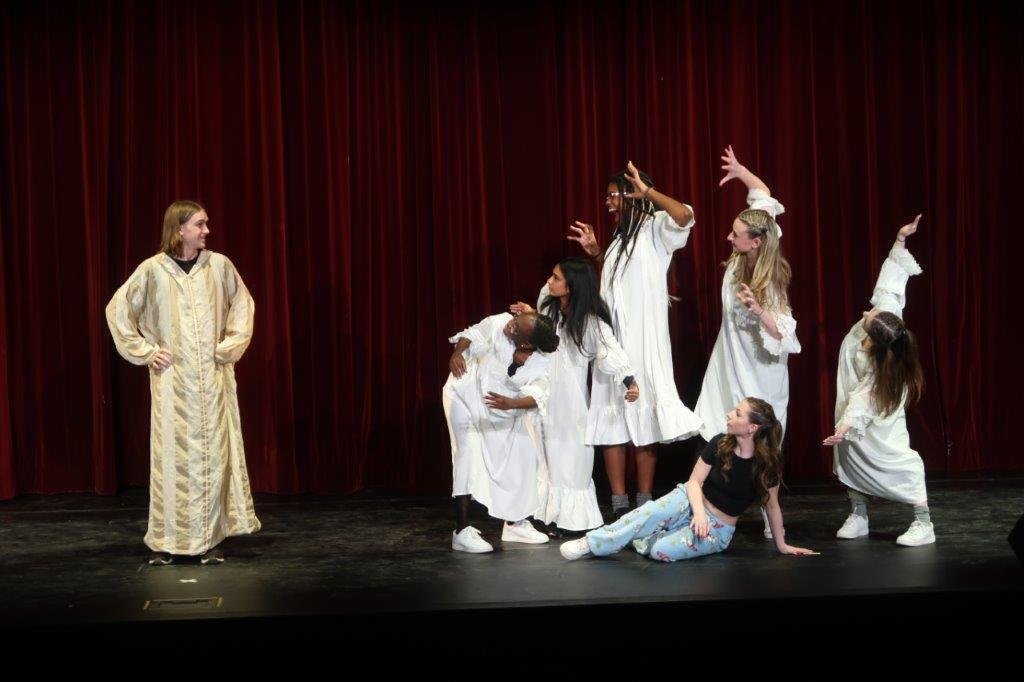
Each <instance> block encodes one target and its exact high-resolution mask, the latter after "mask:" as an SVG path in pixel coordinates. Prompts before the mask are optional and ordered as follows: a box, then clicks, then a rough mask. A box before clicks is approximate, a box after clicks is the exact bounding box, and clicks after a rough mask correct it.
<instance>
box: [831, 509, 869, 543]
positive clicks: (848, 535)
mask: <svg viewBox="0 0 1024 682" xmlns="http://www.w3.org/2000/svg"><path fill="white" fill-rule="evenodd" d="M867 534H868V517H866V516H861V515H860V514H850V515H849V516H847V517H846V521H844V522H843V525H842V526H841V527H840V528H839V530H837V531H836V537H837V538H842V539H843V540H852V539H854V538H862V537H864V536H865V535H867Z"/></svg>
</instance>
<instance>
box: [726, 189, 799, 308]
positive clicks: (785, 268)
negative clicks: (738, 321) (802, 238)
mask: <svg viewBox="0 0 1024 682" xmlns="http://www.w3.org/2000/svg"><path fill="white" fill-rule="evenodd" d="M736 217H737V218H738V219H739V220H740V222H742V223H743V224H744V225H746V226H747V235H748V236H749V237H750V238H751V239H760V240H761V247H760V249H759V250H758V254H757V262H756V263H755V264H754V271H753V272H747V255H746V254H745V253H740V252H739V251H734V252H733V254H732V255H731V256H729V258H728V260H726V261H725V262H724V263H722V265H724V266H726V267H727V268H728V267H729V265H732V264H733V263H734V262H735V269H734V270H733V284H734V285H736V286H737V287H738V286H739V285H740V284H746V285H747V286H749V287H750V290H751V291H753V292H754V298H755V299H757V302H758V304H759V305H760V306H761V307H763V308H768V309H769V310H787V309H789V281H790V279H792V277H793V271H792V269H790V267H789V261H787V260H786V259H785V257H784V256H783V255H782V245H781V244H780V243H779V226H778V225H776V224H775V220H774V219H773V218H772V216H771V214H770V213H768V212H767V211H762V210H761V209H759V208H748V209H747V210H745V211H742V212H741V213H740V214H739V215H738V216H736Z"/></svg>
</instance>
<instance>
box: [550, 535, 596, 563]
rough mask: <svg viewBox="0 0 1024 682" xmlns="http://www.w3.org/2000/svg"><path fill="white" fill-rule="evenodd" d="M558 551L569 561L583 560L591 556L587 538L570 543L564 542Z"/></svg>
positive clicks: (570, 541)
mask: <svg viewBox="0 0 1024 682" xmlns="http://www.w3.org/2000/svg"><path fill="white" fill-rule="evenodd" d="M558 551H559V552H561V553H562V556H564V557H565V558H566V559H568V560H569V561H575V560H576V559H582V558H583V557H585V556H587V555H588V554H590V544H589V543H587V539H586V538H580V539H578V540H569V542H563V543H562V546H561V547H559V548H558Z"/></svg>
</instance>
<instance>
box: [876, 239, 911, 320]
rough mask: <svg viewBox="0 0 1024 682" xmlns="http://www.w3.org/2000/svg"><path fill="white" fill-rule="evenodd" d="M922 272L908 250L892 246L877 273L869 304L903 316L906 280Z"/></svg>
mask: <svg viewBox="0 0 1024 682" xmlns="http://www.w3.org/2000/svg"><path fill="white" fill-rule="evenodd" d="M922 272H923V270H921V266H920V265H918V263H917V259H915V258H914V256H913V255H912V254H911V253H910V252H909V251H907V250H906V249H904V248H897V247H896V246H893V248H892V250H891V251H889V256H888V258H886V259H885V262H884V263H882V271H881V272H880V273H878V281H877V282H876V283H875V291H874V293H873V294H872V295H871V305H872V306H874V307H875V308H878V309H879V310H885V311H887V312H890V313H893V314H895V315H898V316H900V317H903V308H904V307H905V306H906V304H907V296H906V291H907V280H909V279H910V278H911V277H912V276H914V275H920V274H921V273H922Z"/></svg>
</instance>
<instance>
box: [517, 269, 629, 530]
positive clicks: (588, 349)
mask: <svg viewBox="0 0 1024 682" xmlns="http://www.w3.org/2000/svg"><path fill="white" fill-rule="evenodd" d="M547 297H548V288H547V285H545V286H544V288H543V289H541V292H540V298H539V299H538V301H537V309H538V310H540V309H541V308H540V306H541V304H542V303H543V302H544V300H545V299H546V298H547ZM558 338H559V339H560V341H559V344H558V351H557V352H555V353H554V354H552V355H551V356H550V358H551V368H550V372H549V378H550V381H549V383H550V397H549V398H548V403H547V410H546V414H545V416H544V420H543V423H544V455H545V457H544V464H545V466H543V467H542V469H541V471H540V474H539V477H538V491H539V496H540V509H539V511H538V513H537V514H535V517H536V518H538V519H540V520H541V521H543V522H544V523H554V524H555V525H556V526H558V527H559V528H564V529H566V530H589V529H591V528H597V527H598V526H600V525H602V524H603V523H604V519H603V518H602V517H601V511H600V509H599V508H598V506H597V493H596V491H595V489H594V479H593V473H594V448H593V447H592V446H590V445H587V444H586V443H585V440H586V432H587V416H588V414H589V403H590V393H589V391H588V389H587V368H588V367H589V366H590V363H591V361H593V363H594V375H595V376H597V375H598V374H605V375H607V376H608V377H609V380H610V381H611V383H612V385H616V386H619V387H620V388H619V400H620V402H622V403H623V404H625V394H626V387H625V385H624V384H623V383H622V382H623V380H624V379H625V378H626V377H628V376H631V375H633V368H632V367H631V366H630V364H629V357H628V356H627V355H626V351H624V350H622V346H620V345H619V342H618V341H616V340H615V334H614V332H612V329H611V327H609V326H608V325H607V324H605V323H604V322H602V321H601V320H600V319H598V318H597V317H595V316H593V315H592V316H590V319H589V321H588V324H587V327H586V329H585V330H584V333H583V348H584V351H585V352H580V349H579V347H578V346H577V345H576V342H575V341H573V339H572V337H571V336H570V335H569V332H568V330H567V329H566V327H565V324H559V327H558Z"/></svg>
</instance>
